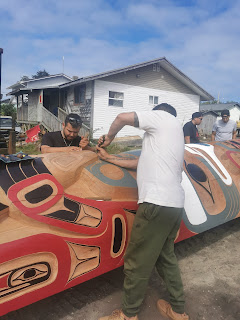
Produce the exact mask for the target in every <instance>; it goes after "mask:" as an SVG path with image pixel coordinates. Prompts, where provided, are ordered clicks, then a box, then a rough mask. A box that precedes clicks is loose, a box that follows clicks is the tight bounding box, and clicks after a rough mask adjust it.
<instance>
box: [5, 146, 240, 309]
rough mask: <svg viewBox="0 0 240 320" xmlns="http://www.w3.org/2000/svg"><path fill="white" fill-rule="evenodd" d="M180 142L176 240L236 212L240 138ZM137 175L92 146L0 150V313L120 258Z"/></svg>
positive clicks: (239, 209)
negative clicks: (181, 202) (181, 203)
mask: <svg viewBox="0 0 240 320" xmlns="http://www.w3.org/2000/svg"><path fill="white" fill-rule="evenodd" d="M185 149H186V151H185V161H184V170H185V172H184V173H183V182H182V183H183V186H184V189H185V193H186V201H185V211H186V212H185V214H184V218H183V221H182V224H181V228H180V230H179V234H178V237H177V239H176V241H181V240H183V239H186V238H188V237H191V236H193V235H195V234H197V233H200V232H203V231H205V230H208V229H210V228H213V227H215V226H217V225H220V224H222V223H225V222H227V221H229V220H231V219H234V218H237V217H239V215H240V196H239V193H240V184H239V181H240V170H239V169H240V140H231V141H225V142H213V143H211V144H191V145H186V147H185ZM139 154H140V151H132V152H128V153H124V157H126V155H128V156H129V157H130V158H132V157H136V156H138V155H139ZM119 157H121V154H120V155H119ZM135 178H136V172H135V171H133V170H126V169H123V168H120V167H117V166H115V165H113V164H109V163H106V162H104V161H101V160H99V159H98V157H97V154H95V153H93V152H91V151H83V152H71V153H49V154H44V155H40V156H25V157H13V156H10V157H9V158H8V159H6V158H5V157H0V222H1V224H0V253H1V254H0V315H3V314H6V313H8V312H10V311H12V310H16V309H18V308H21V307H23V306H26V305H28V304H31V303H33V302H35V301H38V300H40V299H43V298H45V297H47V296H50V295H53V294H55V293H57V292H60V291H63V290H65V289H68V288H70V287H72V286H74V285H77V284H79V283H82V282H84V281H87V280H89V279H91V278H94V277H96V276H98V275H100V274H103V273H105V272H108V271H110V270H112V269H115V268H117V267H119V266H121V265H122V264H123V255H124V252H125V249H126V246H127V243H128V239H129V234H130V232H131V226H132V223H133V220H134V213H135V212H136V209H137V203H136V201H137V188H136V180H135Z"/></svg>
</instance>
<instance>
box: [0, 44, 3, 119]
mask: <svg viewBox="0 0 240 320" xmlns="http://www.w3.org/2000/svg"><path fill="white" fill-rule="evenodd" d="M2 54H3V49H2V48H0V114H1V111H2V110H1V101H2V91H1V86H2Z"/></svg>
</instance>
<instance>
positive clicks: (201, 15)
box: [0, 0, 240, 102]
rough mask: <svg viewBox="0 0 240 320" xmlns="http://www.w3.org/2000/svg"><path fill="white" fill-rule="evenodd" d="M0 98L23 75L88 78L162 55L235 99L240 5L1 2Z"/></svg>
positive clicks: (154, 0)
mask: <svg viewBox="0 0 240 320" xmlns="http://www.w3.org/2000/svg"><path fill="white" fill-rule="evenodd" d="M0 47H2V48H3V49H4V53H3V55H2V93H4V94H6V93H7V92H8V90H7V89H6V88H7V87H8V86H10V85H12V84H13V83H16V82H17V81H18V80H20V78H21V77H22V76H23V75H27V76H29V77H31V76H32V75H33V74H35V73H36V72H37V71H38V70H42V69H46V70H47V71H48V72H49V73H50V74H58V73H62V72H63V56H64V73H65V74H66V75H68V76H71V77H72V76H73V75H77V76H79V77H80V76H87V75H91V74H95V73H98V72H103V71H107V70H111V69H115V68H120V67H124V66H128V65H131V64H135V63H140V62H144V61H147V60H152V59H155V58H160V57H166V58H167V59H168V60H169V61H170V62H171V63H172V64H173V65H175V66H176V67H177V68H178V69H180V70H181V71H182V72H183V73H185V74H186V75H187V76H188V77H190V78H191V79H192V80H193V81H195V82H196V83H197V84H198V85H200V86H201V87H202V88H203V89H205V90H206V91H207V92H209V93H210V94H211V95H213V96H214V97H215V98H218V95H220V100H222V101H223V102H226V101H227V100H235V101H239V102H240V84H239V78H240V0H236V1H235V0H196V1H193V0H188V1H187V0H179V1H177V0H175V1H174V0H67V1H66V0H31V1H29V0H21V1H20V0H7V1H5V0H0Z"/></svg>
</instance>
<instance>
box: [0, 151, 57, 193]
mask: <svg viewBox="0 0 240 320" xmlns="http://www.w3.org/2000/svg"><path fill="white" fill-rule="evenodd" d="M29 158H30V157H29ZM20 166H21V167H20ZM21 169H22V170H21ZM23 172H24V174H23ZM42 173H48V174H51V173H50V171H49V170H48V169H47V167H46V166H45V165H44V163H43V162H42V159H41V158H35V159H34V160H33V159H32V158H30V159H26V160H25V161H16V162H9V163H5V162H3V161H0V177H1V179H0V187H1V188H2V189H3V190H4V192H5V193H6V194H7V192H8V189H9V188H10V187H11V186H12V185H13V184H14V183H17V182H20V181H23V180H25V179H26V177H31V176H35V175H37V174H42Z"/></svg>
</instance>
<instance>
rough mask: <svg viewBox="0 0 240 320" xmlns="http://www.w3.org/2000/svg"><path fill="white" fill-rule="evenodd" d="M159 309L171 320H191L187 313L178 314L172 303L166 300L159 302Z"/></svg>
mask: <svg viewBox="0 0 240 320" xmlns="http://www.w3.org/2000/svg"><path fill="white" fill-rule="evenodd" d="M157 308H158V310H159V312H160V313H161V315H162V316H164V317H165V318H168V319H171V320H189V316H188V315H187V314H186V313H177V312H175V311H173V309H172V307H171V305H170V303H168V302H167V301H165V300H162V299H160V300H158V302H157Z"/></svg>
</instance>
